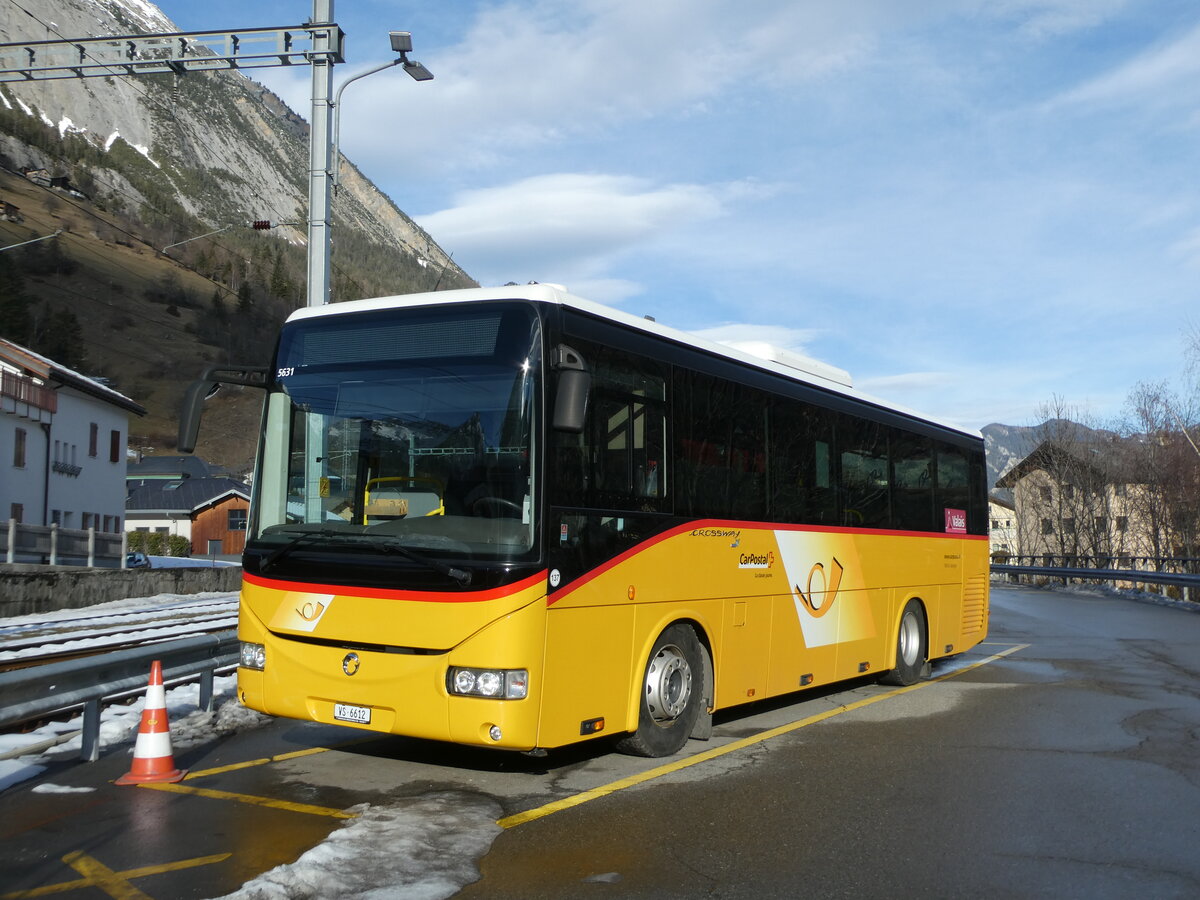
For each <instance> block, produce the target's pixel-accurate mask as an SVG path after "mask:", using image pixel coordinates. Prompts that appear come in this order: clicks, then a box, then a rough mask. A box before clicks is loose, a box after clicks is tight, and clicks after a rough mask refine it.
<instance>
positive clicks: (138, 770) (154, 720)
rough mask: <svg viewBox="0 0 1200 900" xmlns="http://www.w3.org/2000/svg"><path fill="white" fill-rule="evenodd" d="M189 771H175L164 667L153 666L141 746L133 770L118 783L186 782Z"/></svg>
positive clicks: (135, 753)
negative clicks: (163, 674) (164, 685)
mask: <svg viewBox="0 0 1200 900" xmlns="http://www.w3.org/2000/svg"><path fill="white" fill-rule="evenodd" d="M186 774H187V769H177V768H175V756H174V754H173V753H172V752H171V728H170V726H169V725H168V724H167V693H166V690H165V689H164V688H163V677H162V663H161V662H160V661H159V660H157V659H156V660H154V662H152V663H151V664H150V686H149V687H147V688H146V705H145V707H143V709H142V724H141V726H140V727H139V728H138V736H137V743H136V744H134V746H133V768H131V769H130V770H129V774H127V775H122V776H121V777H120V778H118V779H117V784H144V783H146V782H152V781H165V782H176V781H183V776H184V775H186Z"/></svg>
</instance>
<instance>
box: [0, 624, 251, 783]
mask: <svg viewBox="0 0 1200 900" xmlns="http://www.w3.org/2000/svg"><path fill="white" fill-rule="evenodd" d="M156 659H157V660H161V661H162V670H163V681H164V683H166V684H171V683H172V682H176V683H178V682H181V681H191V680H194V679H195V678H196V677H197V676H199V678H200V701H199V704H198V705H199V708H200V709H205V710H211V709H212V695H213V674H214V673H215V672H216V671H217V670H218V669H231V668H233V667H235V666H236V665H237V662H238V639H237V632H236V631H222V632H219V633H216V634H205V635H200V636H198V637H190V638H184V639H182V640H178V641H164V642H163V643H159V644H147V645H146V646H144V647H134V648H133V649H131V650H118V651H117V652H115V653H104V654H100V655H98V656H89V657H85V658H83V659H72V660H67V661H66V662H61V663H52V664H50V665H46V666H33V667H31V668H27V669H16V670H14V671H12V672H0V697H3V698H4V699H3V705H0V727H5V726H9V725H15V724H17V723H20V722H27V721H30V720H31V719H40V718H43V717H46V716H50V715H55V714H58V713H62V712H66V711H68V710H73V709H76V708H78V707H80V706H82V707H83V731H82V739H83V746H82V748H81V750H80V759H83V760H86V761H88V762H94V761H95V760H97V759H98V758H99V757H100V707H101V704H102V702H103V701H105V700H108V701H112V700H117V699H120V698H122V697H128V696H131V695H133V694H136V693H137V692H139V691H145V689H146V686H147V684H148V682H149V674H150V663H151V662H153V661H154V660H156Z"/></svg>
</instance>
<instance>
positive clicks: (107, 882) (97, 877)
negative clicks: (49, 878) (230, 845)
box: [0, 851, 233, 900]
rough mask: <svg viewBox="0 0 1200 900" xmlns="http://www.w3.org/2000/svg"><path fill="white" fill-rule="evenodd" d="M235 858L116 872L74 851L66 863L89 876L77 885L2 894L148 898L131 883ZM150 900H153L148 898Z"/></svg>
mask: <svg viewBox="0 0 1200 900" xmlns="http://www.w3.org/2000/svg"><path fill="white" fill-rule="evenodd" d="M231 856H233V854H232V853H217V854H215V855H213V856H198V857H196V858H195V859H183V860H180V861H179V862H173V863H163V864H162V865H159V866H141V867H140V868H137V869H125V870H124V871H122V872H114V871H113V870H112V869H110V868H108V866H106V865H104V864H103V863H101V862H100V861H99V860H97V859H95V858H94V857H91V856H88V855H87V854H85V853H83V852H82V851H74V852H72V853H68V854H67V855H66V856H64V857H63V858H62V859H63V862H65V863H66V864H67V865H69V866H70V867H71V868H73V869H74V870H75V871H76V872H78V873H79V874H81V875H83V876H85V877H83V878H76V879H74V880H73V881H63V882H60V883H59V884H47V885H43V886H42V887H37V888H30V889H29V890H26V891H12V892H10V893H7V894H0V900H25V898H28V897H46V896H49V895H51V894H61V893H64V892H66V891H76V890H79V889H80V888H85V887H94V888H97V889H99V890H101V891H103V892H104V893H106V894H108V895H109V896H110V897H113V898H116V900H135V898H143V897H146V895H145V894H143V893H142V892H141V891H139V890H138V889H137V888H135V887H134V886H133V885H131V884H130V883H129V882H130V881H132V880H133V879H134V878H145V877H146V876H147V875H161V874H162V873H164V872H177V871H179V870H180V869H191V868H194V867H196V866H207V865H211V864H212V863H219V862H224V861H225V860H227V859H229V857H231ZM147 900H149V898H147Z"/></svg>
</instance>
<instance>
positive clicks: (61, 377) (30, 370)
mask: <svg viewBox="0 0 1200 900" xmlns="http://www.w3.org/2000/svg"><path fill="white" fill-rule="evenodd" d="M0 363H4V364H6V365H8V366H11V367H12V368H14V369H17V370H18V371H19V372H21V374H23V375H30V376H32V377H34V378H37V379H38V380H40V381H42V382H44V383H45V384H46V385H47V386H48V387H69V388H73V389H74V390H77V391H79V392H80V393H81V394H87V395H88V396H90V397H94V398H95V399H97V400H103V401H104V402H105V403H110V404H112V405H113V406H116V407H119V408H121V409H123V410H125V411H126V412H131V413H134V414H135V415H139V416H144V415H145V414H146V408H145V407H144V406H142V405H141V404H140V403H136V402H134V401H133V400H131V399H130V398H128V397H126V396H125V395H124V394H122V393H121V392H120V391H114V390H113V389H112V388H110V387H109V386H108V385H106V384H102V383H101V382H99V381H97V380H96V379H94V378H88V377H87V376H86V375H80V374H79V373H78V372H76V371H75V370H74V369H68V368H67V367H66V366H63V365H60V364H59V363H56V362H55V361H54V360H52V359H50V358H49V357H46V356H42V355H41V354H40V353H34V352H33V351H32V350H30V349H29V348H28V347H22V346H21V345H20V344H15V343H13V342H12V341H8V340H5V339H4V338H0Z"/></svg>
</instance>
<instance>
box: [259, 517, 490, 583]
mask: <svg viewBox="0 0 1200 900" xmlns="http://www.w3.org/2000/svg"><path fill="white" fill-rule="evenodd" d="M322 539H333V540H335V541H342V540H347V541H351V542H366V543H368V544H371V545H372V546H375V547H378V548H379V549H380V550H383V551H384V552H385V553H398V554H399V555H400V556H403V557H404V558H405V559H409V560H412V561H413V562H416V563H420V564H421V565H423V566H426V567H427V568H430V569H433V570H434V571H435V572H440V573H441V574H442V575H445V576H446V577H447V578H453V579H454V580H455V581H457V582H458V583H459V584H461V585H463V586H464V587H466V586H467V585H468V584H470V583H471V573H470V572H469V571H468V570H466V569H459V568H457V567H455V566H450V565H447V564H446V563H443V562H439V561H438V560H436V559H430V558H429V557H428V556H425V555H424V554H421V553H417V552H416V551H415V550H410V549H409V548H408V547H405V546H404V545H403V544H401V543H400V542H399V541H397V540H396V539H395V538H391V537H386V536H384V535H376V534H358V533H354V532H349V533H348V532H345V531H337V530H334V529H332V528H322V529H320V530H318V531H305V532H304V533H303V534H301V535H298V536H297V537H294V538H292V540H290V541H288V542H287V543H286V544H284V545H283V546H281V547H276V548H275V549H274V550H272V551H271V552H270V553H268V554H267V555H266V556H265V557H263V561H262V568H263V570H266V569H269V568H270V567H271V566H273V565H274V564H275V563H277V562H279V560H281V559H283V558H284V557H285V556H287V555H289V554H290V553H291V552H292V551H293V550H296V549H298V548H300V547H303V546H304V545H306V544H311V543H313V542H314V541H317V540H322Z"/></svg>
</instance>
